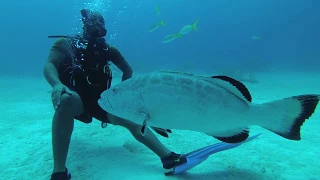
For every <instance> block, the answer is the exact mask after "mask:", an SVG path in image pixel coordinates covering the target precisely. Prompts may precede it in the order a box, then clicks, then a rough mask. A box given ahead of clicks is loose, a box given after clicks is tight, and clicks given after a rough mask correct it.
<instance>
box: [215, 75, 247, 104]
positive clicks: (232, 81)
mask: <svg viewBox="0 0 320 180" xmlns="http://www.w3.org/2000/svg"><path fill="white" fill-rule="evenodd" d="M211 78H217V79H221V80H224V81H227V82H229V83H230V84H232V85H233V86H235V87H236V88H237V89H238V90H239V91H240V92H241V94H242V95H243V96H244V97H245V98H246V99H247V101H249V102H251V101H252V96H251V94H250V92H249V90H248V89H247V87H246V86H245V85H244V84H242V83H241V82H240V81H237V80H235V79H233V78H231V77H228V76H211Z"/></svg>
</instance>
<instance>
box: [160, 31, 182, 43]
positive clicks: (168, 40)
mask: <svg viewBox="0 0 320 180" xmlns="http://www.w3.org/2000/svg"><path fill="white" fill-rule="evenodd" d="M181 37H182V36H181V34H180V33H177V34H170V35H168V36H166V37H164V38H163V39H162V43H168V42H171V41H173V40H175V39H177V38H181Z"/></svg>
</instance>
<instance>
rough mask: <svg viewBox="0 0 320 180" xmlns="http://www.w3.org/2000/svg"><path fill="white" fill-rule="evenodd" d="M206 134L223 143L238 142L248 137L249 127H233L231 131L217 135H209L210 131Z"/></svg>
mask: <svg viewBox="0 0 320 180" xmlns="http://www.w3.org/2000/svg"><path fill="white" fill-rule="evenodd" d="M207 134H208V135H209V136H212V137H214V138H216V139H218V140H220V141H222V142H225V143H240V142H243V141H245V140H246V139H247V138H248V137H249V129H248V128H242V129H234V130H231V131H227V132H223V133H219V135H216V134H215V135H211V134H210V133H207Z"/></svg>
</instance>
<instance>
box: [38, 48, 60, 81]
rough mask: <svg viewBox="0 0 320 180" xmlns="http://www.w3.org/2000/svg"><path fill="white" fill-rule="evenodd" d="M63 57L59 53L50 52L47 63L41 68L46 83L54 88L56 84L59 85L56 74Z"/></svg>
mask: <svg viewBox="0 0 320 180" xmlns="http://www.w3.org/2000/svg"><path fill="white" fill-rule="evenodd" d="M63 59H64V57H63V55H61V53H60V52H56V51H51V52H50V54H49V57H48V61H47V63H46V64H45V65H44V68H43V75H44V77H45V78H46V80H47V82H48V83H49V84H50V85H51V86H52V87H54V86H55V85H57V84H61V81H60V79H59V74H58V70H57V69H58V68H57V67H59V63H60V61H61V60H63Z"/></svg>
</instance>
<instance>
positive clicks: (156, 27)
mask: <svg viewBox="0 0 320 180" xmlns="http://www.w3.org/2000/svg"><path fill="white" fill-rule="evenodd" d="M165 25H166V24H165V23H164V22H163V20H162V21H160V22H158V23H157V24H154V25H152V26H151V27H150V28H149V30H148V31H149V32H153V31H155V30H157V29H158V28H159V27H160V26H165Z"/></svg>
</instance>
